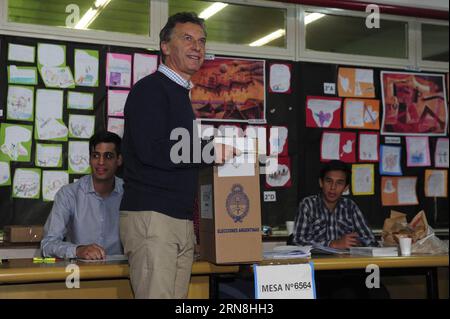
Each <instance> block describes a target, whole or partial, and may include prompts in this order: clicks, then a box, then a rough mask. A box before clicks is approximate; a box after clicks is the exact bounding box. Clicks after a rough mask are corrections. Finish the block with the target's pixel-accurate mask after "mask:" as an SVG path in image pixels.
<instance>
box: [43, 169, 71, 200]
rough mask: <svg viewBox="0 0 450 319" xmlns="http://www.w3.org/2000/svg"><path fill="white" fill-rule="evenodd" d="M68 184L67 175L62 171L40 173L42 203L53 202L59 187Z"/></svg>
mask: <svg viewBox="0 0 450 319" xmlns="http://www.w3.org/2000/svg"><path fill="white" fill-rule="evenodd" d="M67 184H69V174H68V173H67V172H64V171H43V172H42V198H43V199H44V201H53V200H54V199H55V195H56V193H57V192H58V191H59V189H60V188H61V187H63V186H64V185H67Z"/></svg>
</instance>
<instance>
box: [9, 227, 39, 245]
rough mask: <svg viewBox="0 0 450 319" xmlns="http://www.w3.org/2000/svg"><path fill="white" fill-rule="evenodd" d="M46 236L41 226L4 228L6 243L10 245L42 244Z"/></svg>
mask: <svg viewBox="0 0 450 319" xmlns="http://www.w3.org/2000/svg"><path fill="white" fill-rule="evenodd" d="M43 234H44V227H43V226H41V225H26V226H23V225H8V226H5V228H4V241H5V242H9V243H32V242H40V241H41V240H42V236H43Z"/></svg>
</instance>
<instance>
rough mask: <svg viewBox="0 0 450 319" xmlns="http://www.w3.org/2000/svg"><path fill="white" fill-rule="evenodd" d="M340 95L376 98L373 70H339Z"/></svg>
mask: <svg viewBox="0 0 450 319" xmlns="http://www.w3.org/2000/svg"><path fill="white" fill-rule="evenodd" d="M337 82H338V94H339V96H342V97H367V98H370V97H375V86H374V84H373V70H372V69H355V68H339V71H338V81H337Z"/></svg>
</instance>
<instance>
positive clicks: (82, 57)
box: [75, 49, 98, 87]
mask: <svg viewBox="0 0 450 319" xmlns="http://www.w3.org/2000/svg"><path fill="white" fill-rule="evenodd" d="M75 82H76V84H77V85H79V86H90V87H93V86H97V85H98V51H95V50H81V49H76V50H75Z"/></svg>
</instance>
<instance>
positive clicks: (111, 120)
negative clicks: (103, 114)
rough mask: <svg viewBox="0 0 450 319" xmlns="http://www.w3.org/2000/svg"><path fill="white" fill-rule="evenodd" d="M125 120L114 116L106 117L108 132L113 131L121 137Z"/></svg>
mask: <svg viewBox="0 0 450 319" xmlns="http://www.w3.org/2000/svg"><path fill="white" fill-rule="evenodd" d="M124 125H125V120H124V119H120V118H115V117H108V132H113V133H116V134H117V135H119V136H120V137H121V138H122V137H123V130H124Z"/></svg>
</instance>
